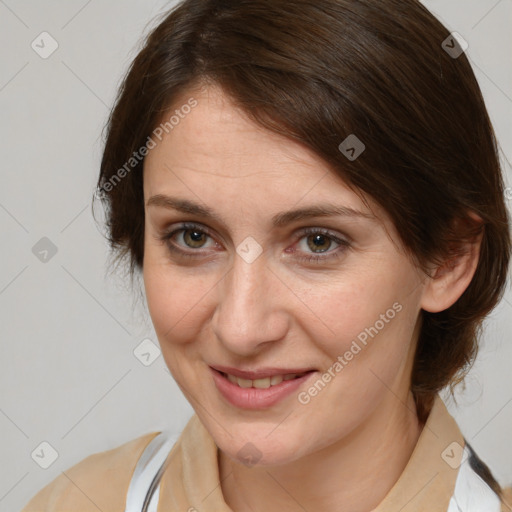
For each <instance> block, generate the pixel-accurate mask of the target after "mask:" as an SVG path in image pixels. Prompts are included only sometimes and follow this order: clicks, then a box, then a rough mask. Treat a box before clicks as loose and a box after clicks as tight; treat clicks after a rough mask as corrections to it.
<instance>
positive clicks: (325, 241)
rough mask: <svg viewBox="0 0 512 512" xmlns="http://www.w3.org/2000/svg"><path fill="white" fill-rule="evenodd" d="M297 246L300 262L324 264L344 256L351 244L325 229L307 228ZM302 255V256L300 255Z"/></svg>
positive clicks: (302, 232)
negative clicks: (323, 262)
mask: <svg viewBox="0 0 512 512" xmlns="http://www.w3.org/2000/svg"><path fill="white" fill-rule="evenodd" d="M300 235H301V236H300V238H299V241H298V243H297V244H296V246H297V247H298V251H297V250H294V251H293V252H295V253H298V254H297V257H298V259H299V260H300V261H307V262H322V261H327V260H330V259H332V258H339V257H341V256H342V255H343V253H344V252H345V251H346V249H347V248H348V247H350V242H349V241H348V240H345V239H343V238H340V237H339V236H337V235H336V234H335V233H332V232H331V231H329V230H328V229H325V228H305V229H303V230H302V231H301V233H300ZM300 253H302V255H301V254H300Z"/></svg>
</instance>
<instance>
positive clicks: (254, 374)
mask: <svg viewBox="0 0 512 512" xmlns="http://www.w3.org/2000/svg"><path fill="white" fill-rule="evenodd" d="M210 368H213V369H214V370H217V371H218V372H222V373H229V374H230V375H234V376H235V377H239V378H240V379H248V380H256V379H264V378H265V377H273V376H274V375H288V374H290V373H305V372H311V371H314V369H313V368H258V369H257V370H240V369H238V368H232V367H231V366H220V365H215V366H213V365H211V366H210Z"/></svg>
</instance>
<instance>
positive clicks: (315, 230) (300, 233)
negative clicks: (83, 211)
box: [158, 221, 352, 263]
mask: <svg viewBox="0 0 512 512" xmlns="http://www.w3.org/2000/svg"><path fill="white" fill-rule="evenodd" d="M194 229H195V230H197V231H201V232H202V233H204V234H206V235H207V236H208V237H209V238H211V239H212V240H213V241H214V242H215V243H216V244H218V243H219V242H217V240H216V237H215V236H214V235H213V234H212V233H211V231H210V230H209V228H208V227H207V226H205V225H203V224H201V223H198V222H193V221H189V222H181V223H180V224H179V225H178V226H175V227H174V228H167V229H165V230H164V231H163V232H162V233H161V235H160V236H159V237H158V238H159V239H160V240H161V241H163V242H164V243H167V246H168V248H169V250H170V251H172V252H175V253H181V255H182V256H184V257H191V258H193V257H202V256H204V255H203V252H204V251H202V250H201V248H198V249H193V248H188V249H185V248H183V247H182V246H180V245H178V244H175V243H173V242H171V238H173V237H174V236H175V235H176V234H177V233H180V232H183V231H187V230H194ZM315 234H320V235H324V236H327V237H329V238H330V239H331V240H332V241H333V242H334V243H336V244H338V247H336V248H334V249H333V250H328V251H324V252H318V253H315V252H311V253H304V255H303V256H298V257H297V259H298V260H299V261H306V260H307V261H312V260H314V261H316V262H319V263H321V262H322V261H323V262H328V261H329V260H331V259H335V258H337V257H340V256H341V254H340V253H341V252H343V251H344V250H345V249H347V248H348V247H350V246H351V243H352V240H351V238H350V237H349V236H347V235H346V234H343V235H340V234H339V233H337V232H334V231H332V230H331V229H329V228H325V227H319V226H306V227H302V228H299V229H298V230H297V231H296V232H295V234H294V238H295V242H294V243H293V245H292V246H295V245H297V243H298V242H300V240H301V239H302V238H304V237H305V236H308V235H315ZM288 252H289V251H288ZM293 252H294V253H295V252H296V251H293Z"/></svg>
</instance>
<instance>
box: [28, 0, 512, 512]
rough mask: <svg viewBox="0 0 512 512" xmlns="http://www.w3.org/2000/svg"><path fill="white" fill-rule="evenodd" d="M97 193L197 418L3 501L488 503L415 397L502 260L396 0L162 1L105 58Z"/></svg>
mask: <svg viewBox="0 0 512 512" xmlns="http://www.w3.org/2000/svg"><path fill="white" fill-rule="evenodd" d="M98 190H99V192H100V196H101V198H102V200H103V201H104V203H105V205H106V207H107V214H108V217H107V218H108V228H109V236H110V242H111V245H112V247H113V248H114V249H115V250H116V251H117V255H118V257H119V258H120V259H121V260H122V259H123V258H125V259H127V261H128V262H129V264H130V268H131V270H132V273H135V272H141V273H142V276H143V280H144V286H145V292H146V297H147V303H148V308H149V312H150V314H151V318H152V321H153V325H154V327H155V331H156V333H157V335H158V338H159V342H160V346H161V349H162V353H163V356H164V358H165V361H166V364H167V366H168V367H169V369H170V371H171V373H172V375H173V376H174V378H175V380H176V381H177V383H178V384H179V386H180V388H181V389H182V391H183V393H184V394H185V396H186V397H187V399H188V400H189V401H190V403H191V405H192V406H193V407H194V409H195V412H196V414H195V415H194V416H193V417H192V419H191V420H190V422H189V423H188V425H187V426H186V428H185V430H184V431H183V433H182V434H181V436H180V438H179V439H178V441H177V442H176V443H175V444H174V445H173V443H172V441H171V440H169V439H168V438H166V437H165V435H158V433H151V434H148V435H146V436H143V437H141V438H138V439H136V440H133V441H132V442H130V443H128V444H125V445H123V446H121V447H118V448H116V449H114V450H111V451H109V452H103V453H101V454H96V455H93V456H91V457H89V458H87V459H85V460H84V461H82V462H81V463H79V464H78V465H77V466H75V467H74V468H72V469H71V470H69V471H67V472H66V475H62V476H61V477H59V478H57V479H56V480H55V481H54V482H53V483H51V484H50V485H49V486H47V487H46V488H45V489H43V490H42V491H41V492H40V493H39V494H38V495H37V496H36V497H34V499H33V500H32V501H31V502H30V503H29V504H28V505H27V507H26V508H25V511H26V512H28V511H36V510H37V511H40V510H52V511H57V510H66V511H73V510H77V511H78V510H80V511H86V510H87V511H88V510H97V509H100V510H104V511H107V510H108V511H117V510H119V511H122V510H130V511H131V510H158V511H164V510H165V511H185V510H188V511H214V512H221V511H230V510H233V511H237V512H239V511H242V512H245V511H253V512H260V511H263V510H265V511H267V512H273V511H274V510H290V511H295V510H301V511H303V510H309V511H312V510H324V511H338V510H350V511H351V512H365V511H371V510H373V511H378V512H384V511H386V512H388V511H393V512H395V511H399V510H400V511H403V512H406V511H427V510H428V511H429V512H436V511H443V512H445V511H449V512H452V511H460V510H462V511H465V512H472V511H486V512H487V511H488V512H493V511H498V510H500V509H503V510H510V507H509V506H508V505H507V504H506V503H505V498H504V496H503V492H502V490H501V489H500V488H499V486H498V484H497V483H496V481H495V480H494V478H493V477H492V475H491V473H490V471H489V470H488V469H487V467H486V466H485V464H484V463H483V462H482V461H481V460H480V459H478V457H477V455H476V454H475V453H474V451H473V450H472V449H471V447H470V446H469V444H467V443H466V442H465V440H464V437H463V435H462V434H461V432H460V430H459V429H458V427H457V425H456V424H455V422H454V420H453V419H452V418H451V416H450V415H449V414H448V412H447V410H446V408H445V406H444V404H443V402H442V401H441V399H440V398H439V396H438V392H439V391H440V390H441V389H443V388H444V387H446V386H450V385H454V384H455V383H457V382H459V381H460V380H461V379H462V377H463V374H464V371H466V370H467V368H468V365H469V364H470V363H471V361H472V360H473V359H474V357H475V354H476V349H477V333H478V329H479V327H480V325H481V322H482V320H483V319H484V317H485V316H486V315H487V314H488V313H489V312H490V311H491V310H492V308H493V307H494V306H495V305H496V304H497V302H498V301H499V299H500V297H501V294H502V292H503V288H504V284H505V280H506V275H507V266H508V261H509V254H510V239H509V231H508V230H509V225H508V217H507V212H506V208H505V204H504V200H503V192H504V191H503V183H502V177H501V173H500V166H499V160H498V157H497V151H496V143H495V139H494V135H493V129H492V127H491V124H490V121H489V118H488V115H487V112H486V109H485V105H484V102H483V99H482V96H481V93H480V89H479V87H478V85H477V82H476V80H475V77H474V74H473V72H472V70H471V67H470V65H469V63H468V60H467V59H466V57H465V55H464V53H463V46H462V44H461V43H460V41H459V40H458V39H457V38H456V37H454V36H452V35H451V34H450V33H449V32H448V31H447V29H446V28H445V27H443V26H442V25H441V24H440V23H439V22H438V21H437V20H436V19H435V18H434V17H433V16H432V15H431V14H430V13H429V12H428V11H427V10H426V9H425V8H424V7H423V6H422V5H421V4H420V3H419V2H417V1H415V0H400V1H398V0H385V1H378V2H377V1H376V0H359V1H355V0H317V1H315V2H312V1H311V0H281V1H279V2H275V1H272V0H251V1H244V0H242V1H228V0H226V1H219V0H202V1H200V0H186V1H185V2H183V3H181V4H180V5H179V6H178V7H177V8H175V9H173V10H172V12H170V13H169V14H168V15H167V16H166V17H165V19H163V21H162V22H161V23H160V24H159V26H158V27H157V28H156V29H155V30H154V31H153V32H152V33H151V34H150V36H149V37H148V39H147V41H146V45H145V47H144V48H143V49H142V51H141V52H140V53H139V55H138V56H137V57H136V59H135V60H134V62H133V64H132V66H131V68H130V70H129V73H128V75H127V77H126V78H125V81H124V83H123V85H122V87H121V89H120V93H119V97H118V99H117V102H116V105H115V108H114V110H113V112H112V115H111V118H110V120H109V125H108V136H107V140H106V145H105V150H104V155H103V160H102V165H101V172H100V178H99V182H98ZM500 502H501V503H500Z"/></svg>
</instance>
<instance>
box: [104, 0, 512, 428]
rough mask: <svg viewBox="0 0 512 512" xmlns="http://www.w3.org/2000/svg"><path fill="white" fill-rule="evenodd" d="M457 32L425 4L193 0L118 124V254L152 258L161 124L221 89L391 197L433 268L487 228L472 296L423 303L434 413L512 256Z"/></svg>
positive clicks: (111, 142) (500, 191) (421, 359)
mask: <svg viewBox="0 0 512 512" xmlns="http://www.w3.org/2000/svg"><path fill="white" fill-rule="evenodd" d="M450 37H451V36H450V32H449V30H447V28H445V27H444V26H443V25H442V24H441V23H440V22H439V21H438V20H437V19H436V18H435V17H434V16H433V15H432V14H431V13H430V12H429V11H428V10H427V9H426V8H425V7H424V6H423V5H422V4H421V3H420V2H418V1H416V0H378V1H377V0H357V1H356V0H279V1H276V0H185V1H184V2H181V3H180V4H178V5H177V6H176V7H175V8H173V9H172V10H171V11H170V12H169V13H166V15H165V17H164V18H163V20H161V21H160V23H159V24H158V26H157V27H156V28H155V29H154V30H153V31H152V32H151V33H150V34H149V36H148V37H147V39H146V40H145V43H144V47H143V48H142V50H141V51H140V53H139V54H138V55H137V56H136V58H135V59H134V61H133V63H132V64H131V67H130V69H129V71H128V73H127V75H126V77H125V79H124V81H123V83H122V85H121V87H120V90H119V94H118V97H117V100H116V104H115V106H114V108H113V110H112V112H111V115H110V118H109V121H108V125H107V127H106V128H107V129H106V144H105V148H104V153H103V159H102V162H101V172H100V176H99V180H98V192H100V197H101V199H102V201H103V202H104V204H105V207H106V214H107V229H108V237H109V241H110V244H111V248H112V249H113V251H114V254H115V255H116V256H117V259H118V260H125V259H128V262H129V266H130V272H131V274H132V276H133V274H134V271H137V270H138V271H140V270H141V268H142V265H143V261H144V200H143V180H142V175H143V164H144V158H143V157H144V156H145V154H146V153H147V151H148V150H151V145H150V143H154V142H155V135H157V134H158V133H159V132H158V130H156V131H155V129H156V128H157V127H158V126H159V124H160V123H162V120H166V119H167V117H169V116H171V115H172V110H170V109H172V108H176V107H178V106H179V105H177V104H176V101H177V99H178V98H179V97H180V98H182V97H184V95H185V97H188V96H187V94H188V93H189V91H192V90H196V89H197V87H198V86H200V85H204V84H213V85H217V86H220V87H221V88H222V90H223V91H224V93H225V94H227V95H228V96H229V97H230V98H231V99H232V100H233V102H234V104H235V105H237V106H238V107H239V108H240V109H242V111H243V112H245V113H246V114H247V115H248V116H249V117H250V119H252V120H253V121H254V122H256V123H258V124H259V125H260V126H263V127H264V128H267V129H268V130H271V131H273V132H275V133H278V134H280V135H284V136H286V137H288V138H289V139H291V140H294V141H296V142H298V143H300V144H302V145H304V146H306V147H307V148H309V149H310V150H312V151H313V152H314V153H315V154H317V155H319V156H320V157H321V158H322V159H323V160H324V161H325V162H326V164H327V165H328V166H329V167H330V168H331V169H332V170H333V172H335V173H336V174H337V175H339V176H340V177H341V178H342V179H343V180H344V181H345V183H347V185H348V186H350V187H352V188H353V189H354V190H359V191H362V192H363V193H364V194H366V195H367V196H368V197H371V198H372V199H373V200H374V201H376V202H377V203H378V204H379V205H381V206H382V207H383V208H384V210H385V211H386V212H387V213H388V214H389V216H390V218H391V219H392V221H393V223H394V225H395V227H396V230H397V232H398V234H399V236H400V238H401V241H402V243H403V245H404V247H405V248H406V250H407V251H408V253H410V256H411V258H412V260H413V261H414V262H415V263H416V264H417V265H418V266H419V267H420V268H422V269H423V270H425V271H426V269H427V266H428V264H429V263H432V262H437V263H441V262H443V261H446V260H449V259H451V258H454V257H456V256H457V255H458V254H460V251H461V247H463V244H464V242H467V241H471V240H473V239H474V238H475V237H476V236H478V235H480V234H481V235H482V243H481V250H480V258H479V263H478V267H477V269H476V273H475V275H474V277H473V279H472V281H471V283H470V285H469V286H468V288H467V289H466V291H465V292H464V293H463V295H462V296H461V297H460V298H459V300H458V301H457V302H456V303H455V304H454V305H453V306H451V307H450V308H448V309H447V310H445V311H442V312H440V313H430V312H426V311H422V312H421V314H422V326H421V332H420V336H419V340H418V345H417V349H416V354H415V361H414V368H413V372H412V379H411V389H412V392H413V394H414V398H415V401H416V405H417V410H418V415H419V417H420V419H421V420H424V419H425V418H426V416H427V415H428V413H429V411H430V408H431V406H432V402H433V399H434V397H435V395H436V393H437V392H438V391H439V390H440V389H442V388H444V387H445V386H447V385H453V384H454V383H456V382H459V381H460V380H461V379H462V377H463V376H464V374H465V372H466V371H467V369H468V368H469V366H470V364H471V362H472V361H473V360H474V357H475V355H476V351H477V346H478V337H479V334H480V331H481V324H482V320H483V319H484V317H485V316H486V315H487V314H488V313H489V312H490V311H491V309H492V308H493V307H494V306H495V305H496V304H497V302H498V301H499V300H500V298H501V295H502V293H503V291H504V286H505V283H506V277H507V268H508V262H509V255H510V235H509V219H508V214H507V209H506V205H505V199H504V185H503V178H502V175H501V169H500V163H499V154H498V149H497V143H496V140H495V135H494V132H493V128H492V126H491V123H490V120H489V117H488V113H487V111H486V108H485V105H484V101H483V98H482V94H481V91H480V88H479V86H478V83H477V81H476V79H475V75H474V73H473V71H472V68H471V66H470V63H469V61H468V59H467V57H466V55H465V53H463V52H462V48H460V47H459V46H458V44H457V42H456V40H453V39H447V38H450ZM450 48H452V49H454V51H450ZM457 50H460V51H457ZM459 53H460V55H458V54H459ZM189 96H192V94H190V95H189ZM176 114H179V112H177V113H176ZM166 115H167V117H166ZM171 124H172V122H171ZM167 127H168V128H167V129H169V128H170V126H169V122H168V123H167ZM349 135H355V136H356V137H357V138H358V139H359V140H361V141H362V142H363V143H364V145H365V150H364V152H363V153H362V154H361V155H360V156H359V157H358V158H356V159H354V160H352V161H351V160H350V159H348V158H347V155H345V154H343V153H342V151H340V149H339V145H340V143H341V142H342V141H344V140H345V139H346V138H347V137H348V136H349ZM128 162H129V164H128V165H127V163H128ZM470 212H472V213H473V214H474V215H473V216H470V215H469V213H470ZM475 215H476V216H477V217H480V219H481V221H482V222H477V221H475Z"/></svg>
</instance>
